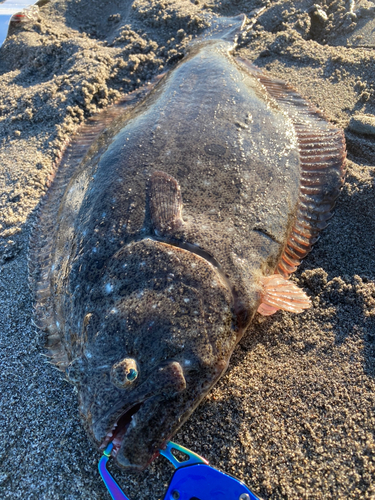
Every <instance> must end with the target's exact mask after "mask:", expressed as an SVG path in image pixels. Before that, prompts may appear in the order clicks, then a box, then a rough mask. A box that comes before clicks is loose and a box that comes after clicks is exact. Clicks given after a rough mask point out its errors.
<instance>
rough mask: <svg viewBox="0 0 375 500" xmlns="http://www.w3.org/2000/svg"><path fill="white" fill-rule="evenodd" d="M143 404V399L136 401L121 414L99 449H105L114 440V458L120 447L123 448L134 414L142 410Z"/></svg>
mask: <svg viewBox="0 0 375 500" xmlns="http://www.w3.org/2000/svg"><path fill="white" fill-rule="evenodd" d="M142 404H143V401H142V402H141V403H136V404H134V405H133V406H131V407H130V408H128V409H127V410H126V411H124V412H122V413H121V414H120V416H119V417H118V418H117V420H116V421H115V423H114V424H113V425H112V427H111V429H110V430H109V431H108V432H107V434H106V436H105V438H104V440H103V441H102V443H101V445H100V447H99V449H101V450H102V449H105V448H106V447H107V445H108V444H109V443H111V442H112V444H113V448H112V452H111V456H112V457H114V458H115V457H116V455H117V453H118V451H119V449H120V448H121V445H122V443H123V440H124V438H125V435H126V432H127V430H128V428H129V426H130V424H131V422H132V420H133V416H134V415H135V414H136V413H137V412H138V411H139V410H140V408H141V406H142Z"/></svg>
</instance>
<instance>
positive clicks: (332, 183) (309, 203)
mask: <svg viewBox="0 0 375 500" xmlns="http://www.w3.org/2000/svg"><path fill="white" fill-rule="evenodd" d="M236 59H237V61H238V62H239V63H240V64H242V65H244V66H245V67H246V68H247V70H248V71H249V72H250V73H251V75H252V76H254V77H256V78H257V79H258V80H259V81H260V82H261V83H262V84H263V85H264V87H265V88H266V90H267V92H268V94H269V96H270V97H271V98H273V99H275V100H276V102H277V104H278V105H279V107H280V108H281V109H282V110H283V111H284V112H285V113H286V115H287V116H288V117H289V119H290V120H291V121H292V123H293V125H294V129H295V132H296V136H297V141H298V148H299V155H300V166H301V179H300V194H299V200H298V206H297V210H296V217H295V221H294V223H293V224H292V226H291V228H290V231H289V236H288V239H287V241H286V244H285V247H284V251H283V252H282V255H281V257H280V260H279V263H278V265H277V267H276V270H275V272H277V273H279V274H281V275H282V276H284V277H288V276H289V275H290V274H292V273H293V272H294V271H295V270H296V269H297V266H298V265H299V264H300V263H301V260H302V259H303V258H304V257H305V256H306V255H307V254H308V253H309V252H310V250H311V247H312V245H313V244H314V243H315V242H316V240H317V239H318V234H319V232H320V230H321V229H324V228H325V227H326V226H327V221H328V219H329V218H330V217H331V216H332V213H331V210H332V208H333V207H334V204H335V200H336V198H337V196H338V194H339V191H340V188H341V186H342V184H343V181H344V166H345V158H346V150H345V138H344V133H343V131H342V130H340V129H338V128H336V127H335V126H334V125H332V124H331V123H330V122H329V121H328V120H327V119H326V118H325V117H324V115H323V113H321V112H320V111H319V110H318V109H317V108H316V107H315V106H313V105H312V104H310V103H309V102H308V101H306V100H305V99H303V98H302V97H301V96H300V95H299V94H298V93H297V92H296V91H295V90H294V89H293V88H292V87H291V86H290V85H288V84H286V83H285V82H283V81H282V80H278V79H275V78H270V77H268V76H266V75H264V74H263V73H262V72H261V71H260V70H259V69H258V68H256V67H255V66H253V65H252V64H251V63H250V62H248V61H247V60H246V59H242V58H236Z"/></svg>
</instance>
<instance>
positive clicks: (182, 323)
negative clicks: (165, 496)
mask: <svg viewBox="0 0 375 500" xmlns="http://www.w3.org/2000/svg"><path fill="white" fill-rule="evenodd" d="M245 19H246V18H245V16H244V15H240V16H237V17H234V18H218V19H216V20H213V21H212V29H211V30H210V31H209V32H208V34H205V35H204V36H203V37H201V38H200V39H198V40H197V41H195V43H192V44H191V45H190V47H189V49H188V52H187V54H186V55H185V57H184V58H183V59H182V60H181V61H180V62H179V63H178V64H177V65H176V66H175V67H174V68H173V69H170V70H169V71H167V72H166V73H165V74H163V75H161V76H160V77H158V78H156V79H155V80H154V81H152V82H149V83H147V84H146V85H145V86H143V87H141V88H140V89H138V90H137V91H134V92H132V93H130V94H128V95H126V96H125V97H124V98H122V99H121V100H120V101H119V102H117V103H116V104H114V105H112V106H111V107H109V108H107V109H106V110H103V111H102V112H100V113H99V114H97V115H95V116H93V117H92V118H90V119H89V120H88V121H87V122H86V123H85V124H84V125H83V126H82V127H81V128H80V129H79V130H78V132H77V133H76V135H75V136H74V137H73V138H72V139H71V141H70V143H69V145H67V147H66V148H65V150H64V152H63V154H62V157H61V158H60V160H59V161H58V162H57V164H56V168H55V170H54V172H53V175H51V177H50V178H49V180H48V185H49V189H48V191H47V193H46V196H45V198H44V199H43V201H42V202H41V206H40V208H39V212H38V215H37V218H36V223H35V226H34V230H33V232H32V235H31V239H30V251H29V271H30V282H31V283H32V289H33V293H34V296H35V317H34V322H35V324H36V325H37V326H38V327H39V328H41V329H42V330H44V331H45V332H46V339H47V340H46V347H47V349H48V352H49V356H50V363H52V364H53V365H54V366H55V367H56V368H57V369H58V370H60V371H61V372H62V374H63V376H64V377H65V378H66V379H67V380H68V381H69V382H71V383H72V384H73V385H74V386H75V387H76V389H77V393H78V401H79V411H80V415H81V419H82V423H83V425H84V427H85V429H86V430H87V433H88V435H89V437H90V438H91V439H92V441H93V442H94V443H95V445H96V446H97V447H98V448H99V449H103V448H105V447H106V446H107V444H108V443H109V442H113V445H114V447H113V451H112V456H113V457H114V460H115V462H116V464H117V465H118V466H119V467H122V468H124V469H126V470H128V471H143V470H144V469H145V468H146V467H147V466H148V465H149V464H150V463H151V462H152V461H153V460H154V459H155V457H157V455H158V453H159V450H160V449H163V447H165V446H166V443H167V442H168V441H169V440H170V439H171V437H172V436H173V435H174V434H175V433H176V431H177V430H178V429H179V428H180V427H181V426H182V424H183V423H184V422H185V421H186V420H187V419H188V418H189V416H190V415H191V414H192V412H193V411H194V409H195V408H196V407H197V406H198V405H199V404H200V403H201V401H202V400H203V399H204V398H205V396H206V395H207V393H208V392H209V391H210V390H211V389H212V387H213V386H214V385H215V384H216V383H217V381H218V380H219V379H220V377H222V376H223V374H224V373H225V371H226V369H227V367H228V364H229V360H230V357H231V354H232V352H233V350H234V348H235V346H236V345H237V344H238V342H239V341H240V340H241V338H242V337H243V335H244V334H245V333H246V331H247V330H248V328H249V325H250V324H251V323H252V321H253V319H254V317H255V315H256V314H261V315H264V316H267V315H271V314H274V313H275V312H276V311H278V310H280V309H281V310H285V311H290V312H294V313H300V312H303V311H304V310H305V309H307V308H308V307H310V306H311V301H310V298H309V297H308V296H307V295H306V293H305V292H304V291H303V290H302V289H300V288H299V287H297V285H296V284H295V283H293V281H292V280H290V279H289V277H290V275H291V274H292V273H293V272H294V271H295V270H296V269H297V267H298V265H299V264H300V262H301V260H302V259H303V258H304V257H305V256H306V255H307V254H308V252H309V251H310V250H311V248H312V245H313V244H314V243H315V241H316V240H317V238H318V235H319V232H320V231H321V230H322V229H324V228H325V227H326V225H327V224H328V220H329V219H330V217H331V216H332V209H333V207H334V204H335V200H336V198H337V196H338V194H339V191H340V188H341V186H342V183H343V178H344V170H345V156H346V153H345V141H344V136H343V132H342V131H341V130H340V129H338V128H337V127H336V126H335V125H333V124H332V123H330V122H329V121H328V120H327V119H326V118H325V117H324V116H323V114H322V113H321V112H320V111H319V110H318V109H317V108H315V107H314V106H313V105H312V104H310V103H309V102H308V101H307V100H305V99H304V98H303V97H301V96H300V95H299V94H298V93H297V92H296V91H295V90H294V89H293V87H291V86H290V85H289V84H287V83H285V82H284V81H282V80H278V79H276V78H274V77H271V76H269V75H267V74H266V73H264V72H262V71H261V70H259V69H258V68H257V67H255V66H254V65H253V64H252V63H251V62H249V61H248V60H246V59H244V58H241V57H239V56H236V55H234V49H235V47H236V39H237V37H238V35H239V34H240V33H241V31H242V29H243V25H244V23H245Z"/></svg>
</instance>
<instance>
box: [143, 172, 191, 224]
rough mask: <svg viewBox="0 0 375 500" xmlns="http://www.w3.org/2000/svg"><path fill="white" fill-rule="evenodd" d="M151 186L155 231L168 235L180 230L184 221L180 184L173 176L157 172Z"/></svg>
mask: <svg viewBox="0 0 375 500" xmlns="http://www.w3.org/2000/svg"><path fill="white" fill-rule="evenodd" d="M150 184H151V189H150V212H151V219H152V224H153V226H154V229H155V231H156V232H157V233H160V234H166V233H167V234H168V233H171V232H173V231H176V230H178V229H180V228H181V227H182V225H183V223H184V221H183V220H182V216H181V212H182V197H181V190H180V185H179V183H178V182H177V181H176V179H175V178H174V177H172V176H171V175H168V174H166V173H165V172H160V171H156V172H154V173H153V174H152V176H151V182H150Z"/></svg>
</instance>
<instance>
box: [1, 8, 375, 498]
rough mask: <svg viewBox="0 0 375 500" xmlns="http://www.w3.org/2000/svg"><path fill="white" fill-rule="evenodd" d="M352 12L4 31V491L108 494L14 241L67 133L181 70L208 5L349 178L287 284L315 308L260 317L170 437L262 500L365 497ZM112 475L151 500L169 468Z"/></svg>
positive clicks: (181, 15) (361, 167) (374, 13)
mask: <svg viewBox="0 0 375 500" xmlns="http://www.w3.org/2000/svg"><path fill="white" fill-rule="evenodd" d="M348 5H349V2H344V1H342V0H337V1H332V2H330V1H329V0H327V1H326V2H322V8H321V9H319V8H317V7H312V6H313V2H312V1H300V2H298V3H297V4H295V3H294V2H288V1H280V2H272V3H267V4H266V3H264V4H262V2H260V1H251V0H250V1H241V0H223V1H221V2H219V1H216V0H212V1H207V2H206V3H204V2H202V1H201V0H196V1H190V0H175V1H172V0H159V1H157V0H137V1H135V2H127V1H122V2H119V1H107V2H99V1H94V0H90V1H88V0H82V1H78V0H61V1H59V0H51V1H50V2H48V3H45V5H43V6H41V8H40V20H39V21H38V22H36V23H33V24H29V25H27V24H23V25H19V26H17V27H14V28H13V31H12V33H13V34H12V35H11V36H10V38H9V39H8V40H7V41H6V43H5V44H4V46H3V47H2V48H1V49H0V207H1V210H0V259H1V265H0V348H1V350H0V376H1V385H0V394H1V397H0V435H1V443H2V446H1V450H0V464H1V466H0V497H1V498H4V499H8V498H9V499H12V500H13V499H18V498H22V499H25V498H27V499H48V500H49V499H64V500H65V499H72V500H73V499H74V500H76V499H103V500H104V499H106V498H109V496H108V494H107V492H106V490H105V488H104V486H103V485H102V483H101V480H100V479H99V475H98V472H97V462H98V459H99V457H100V454H99V453H98V451H97V450H96V449H94V447H93V446H92V445H91V444H90V442H89V441H88V439H87V437H86V435H85V432H84V431H83V429H82V427H81V424H80V421H79V417H78V409H77V400H76V395H75V393H74V390H73V388H72V386H70V385H68V384H67V383H66V382H65V381H64V380H62V378H61V377H60V376H59V373H58V372H57V371H55V370H54V368H53V367H52V366H51V365H48V364H46V363H45V362H44V359H43V357H42V356H41V355H40V354H41V353H42V352H43V337H44V336H43V333H41V332H40V331H38V330H37V329H36V328H35V327H33V326H32V324H31V317H32V302H31V296H30V292H29V290H28V285H27V282H28V280H27V254H28V237H29V233H30V228H31V226H32V223H33V220H34V218H35V212H36V210H37V206H38V203H39V201H40V199H41V197H42V196H43V193H44V192H45V190H46V187H45V186H46V181H47V178H48V175H49V173H51V171H52V169H53V163H54V162H55V161H56V159H57V158H58V156H59V154H60V152H61V150H62V148H63V146H64V143H65V142H66V141H67V140H68V139H69V137H71V136H72V134H73V133H74V131H75V130H76V128H77V127H78V126H79V124H80V123H82V121H83V120H84V119H85V118H87V117H89V116H91V115H92V114H94V113H96V112H98V111H100V109H102V108H104V107H106V106H108V105H110V104H111V103H112V102H114V101H116V100H117V99H118V98H120V97H121V96H122V95H123V94H124V93H126V92H129V91H131V90H133V89H135V88H137V87H139V86H140V85H141V84H142V83H144V82H145V81H148V80H150V79H151V78H152V77H153V76H155V75H157V74H159V73H161V72H162V71H164V70H165V69H167V68H168V67H171V66H172V65H173V64H174V63H175V62H176V61H178V60H179V58H181V57H182V56H183V54H184V52H185V50H186V46H187V45H188V43H189V42H190V41H191V40H192V39H193V38H195V37H197V36H199V35H200V34H201V33H202V32H203V31H204V29H205V28H206V27H207V24H208V22H207V20H206V19H205V17H204V14H205V13H207V12H211V13H213V14H215V15H237V14H240V13H242V12H244V13H245V14H247V15H248V17H249V25H248V26H249V27H250V29H249V30H248V31H247V32H245V33H244V34H243V36H242V37H241V39H240V43H239V47H238V49H237V53H238V54H239V55H241V56H242V57H246V58H248V59H250V60H251V61H253V62H254V63H255V64H256V65H257V66H259V67H261V68H263V69H264V71H265V72H267V73H268V74H271V75H274V76H276V77H278V78H282V79H284V80H287V81H288V82H289V83H291V84H292V85H293V86H294V87H295V88H296V89H297V90H298V91H299V92H300V93H301V94H302V95H304V96H305V97H307V98H309V99H310V100H311V102H312V103H314V104H315V105H316V106H318V107H319V108H320V109H321V110H322V111H323V112H324V113H325V114H326V116H327V117H328V118H329V119H330V120H331V121H332V122H333V123H336V124H337V125H338V126H340V127H342V128H343V129H345V135H346V139H347V145H348V163H347V177H346V182H345V185H344V187H343V189H342V192H341V194H340V197H339V199H338V201H337V205H336V209H335V214H334V217H333V218H332V220H331V223H330V225H329V227H328V228H327V229H326V230H324V231H323V233H322V235H321V238H320V240H319V241H318V242H317V243H316V245H315V247H314V249H313V251H312V252H311V254H310V255H309V256H308V257H307V258H306V259H305V260H304V262H303V263H302V265H301V266H300V269H299V270H298V272H297V273H296V275H295V278H294V279H295V281H296V282H297V283H298V284H299V285H301V286H303V287H304V289H305V290H306V291H307V293H308V294H309V295H310V296H311V297H312V301H313V307H312V308H311V309H310V310H308V311H306V312H305V313H303V314H300V315H292V314H289V313H284V312H279V313H277V314H276V315H275V316H272V317H269V318H266V319H264V318H261V317H259V318H257V320H256V321H255V323H254V324H253V326H252V327H251V329H250V330H249V331H248V332H247V334H246V336H245V337H244V339H243V341H242V342H241V343H240V345H239V346H238V347H237V348H236V350H235V353H234V355H233V357H232V360H231V364H230V368H229V370H228V372H227V374H226V375H225V376H224V377H223V378H222V379H221V381H220V382H219V383H218V385H217V386H216V387H215V389H214V390H213V391H212V392H211V394H210V395H209V396H208V397H207V399H206V400H205V401H204V403H203V404H202V405H201V406H200V407H199V408H198V409H197V410H196V411H195V413H194V414H193V416H192V417H191V418H190V419H189V421H188V422H187V423H186V424H185V425H184V426H183V427H182V429H181V430H180V432H179V433H178V435H177V436H175V441H177V442H179V443H180V444H182V445H185V446H187V447H189V448H191V449H193V450H195V451H196V452H197V453H200V454H202V455H203V456H205V457H206V458H207V459H208V460H209V461H210V462H211V463H212V464H213V465H215V466H217V467H219V468H221V469H222V470H224V471H227V472H228V473H230V474H233V475H236V476H237V477H239V478H240V479H242V480H243V481H245V482H246V483H247V484H248V485H249V487H250V488H251V489H253V490H254V492H255V493H256V494H258V495H259V496H261V497H263V498H272V499H277V498H288V499H323V498H324V499H326V498H335V499H344V498H345V499H347V498H351V499H358V498H366V499H370V498H375V485H374V478H375V442H374V428H375V414H374V409H375V381H374V375H375V373H374V360H375V281H374V278H375V276H374V260H375V259H374V250H375V215H374V206H375V195H374V173H375V118H374V115H375V90H374V89H375V73H374V67H375V66H374V63H375V51H374V48H373V47H374V46H375V37H374V36H373V35H372V33H373V29H374V28H375V6H374V4H373V3H372V2H367V1H362V2H357V3H356V5H355V9H354V11H355V12H356V15H354V14H353V13H351V12H349V11H348V10H347V9H348ZM262 6H264V7H265V10H264V11H263V12H261V13H260V14H259V13H258V17H257V19H256V22H255V24H254V26H253V27H251V23H252V21H254V19H253V17H252V16H253V14H252V13H253V10H254V9H258V8H260V7H262ZM309 9H312V10H310V13H309V12H308V11H309ZM113 472H114V474H115V475H116V478H117V479H118V481H119V482H120V483H121V484H122V485H123V487H124V489H125V491H126V492H127V494H128V495H129V496H130V497H131V498H133V499H134V500H136V499H137V500H146V499H159V498H162V497H163V492H164V491H165V487H166V483H167V482H168V480H169V478H170V477H171V473H172V469H171V467H170V466H169V465H168V464H166V462H165V460H163V459H158V460H156V461H155V462H154V463H153V464H152V466H151V467H150V468H149V469H148V470H147V471H146V472H145V473H144V474H143V475H140V476H134V475H128V474H124V473H122V472H121V471H119V470H117V469H113Z"/></svg>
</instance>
